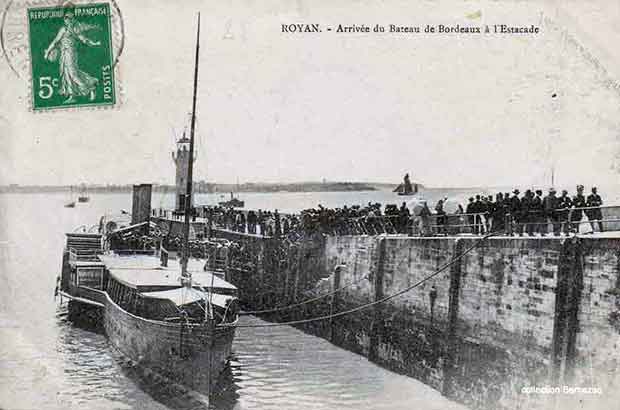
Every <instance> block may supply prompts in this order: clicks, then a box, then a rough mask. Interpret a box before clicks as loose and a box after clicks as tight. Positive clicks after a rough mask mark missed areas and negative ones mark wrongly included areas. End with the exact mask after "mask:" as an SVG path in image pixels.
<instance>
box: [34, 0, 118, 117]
mask: <svg viewBox="0 0 620 410" xmlns="http://www.w3.org/2000/svg"><path fill="white" fill-rule="evenodd" d="M27 12H28V27H29V33H30V36H29V37H30V61H31V69H32V108H33V109H34V110H47V109H53V108H66V107H83V106H106V105H114V103H115V102H116V93H115V90H116V87H115V83H114V61H113V60H114V57H113V54H112V33H111V30H112V28H111V24H110V6H109V4H107V3H93V4H88V5H81V6H70V7H45V8H31V9H28V11H27Z"/></svg>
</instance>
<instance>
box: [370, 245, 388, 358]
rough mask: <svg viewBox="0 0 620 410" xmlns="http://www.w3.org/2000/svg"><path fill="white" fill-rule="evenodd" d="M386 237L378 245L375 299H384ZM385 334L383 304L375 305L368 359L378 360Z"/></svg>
mask: <svg viewBox="0 0 620 410" xmlns="http://www.w3.org/2000/svg"><path fill="white" fill-rule="evenodd" d="M385 249H386V240H385V238H381V239H379V246H377V251H378V255H377V269H376V272H375V301H377V300H381V299H383V273H384V269H385ZM382 334H383V304H377V305H375V306H374V318H373V321H372V323H371V328H370V346H369V348H368V360H370V361H377V360H378V358H379V355H378V348H379V342H380V340H381V335H382Z"/></svg>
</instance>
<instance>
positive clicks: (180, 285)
mask: <svg viewBox="0 0 620 410" xmlns="http://www.w3.org/2000/svg"><path fill="white" fill-rule="evenodd" d="M199 38H200V16H199V17H198V34H197V41H196V62H195V64H196V66H195V72H194V95H193V108H192V119H191V135H190V139H189V140H188V141H183V143H184V144H187V145H189V150H188V151H189V156H188V158H193V155H192V154H193V149H194V126H195V107H196V89H197V81H198V50H199ZM187 162H188V164H187V167H185V168H186V171H187V175H186V179H185V181H186V182H187V188H186V190H185V191H184V192H183V194H182V195H183V196H184V198H183V199H184V200H183V206H184V216H185V219H184V225H183V227H184V229H183V231H184V232H183V242H182V246H181V247H180V252H179V254H178V256H179V257H178V258H174V256H175V255H174V253H173V252H172V251H168V250H167V249H166V248H165V246H164V245H165V243H164V241H163V240H161V241H160V242H159V243H156V238H157V236H156V235H150V232H149V231H150V230H153V229H156V227H155V226H153V225H154V224H152V223H151V222H150V221H149V217H150V215H151V212H152V211H151V185H148V184H142V185H136V186H134V194H133V205H132V214H131V222H129V223H123V221H120V220H116V221H115V220H107V219H104V218H102V219H101V221H100V223H99V226H98V230H97V232H96V233H92V232H73V233H68V234H67V241H66V248H65V251H64V254H63V267H62V274H61V276H60V277H59V279H58V282H59V283H58V288H57V291H58V293H60V294H61V295H62V296H64V297H66V298H68V299H69V300H70V301H69V314H70V317H71V316H76V315H77V314H79V315H82V314H83V313H87V314H90V315H92V317H93V318H95V319H96V320H102V322H103V327H104V329H105V332H106V334H107V336H108V338H109V340H110V341H111V342H112V344H113V345H114V346H115V347H116V348H117V349H118V350H119V351H120V352H122V353H123V354H124V355H125V356H127V357H128V358H130V359H131V360H132V361H133V362H135V363H136V364H137V365H138V366H140V367H141V368H145V369H149V370H151V371H153V372H155V373H157V374H159V375H161V376H163V377H164V378H166V379H168V380H170V381H171V382H173V383H177V384H181V385H185V386H187V387H189V388H190V389H192V390H195V391H198V392H201V393H206V394H207V395H210V394H211V393H212V389H213V386H214V385H215V384H216V383H217V380H218V377H219V375H220V374H221V372H222V371H223V369H224V368H225V366H226V364H227V361H228V358H229V356H230V354H231V347H232V342H233V339H234V335H235V325H236V322H237V319H238V310H239V308H238V300H237V289H236V287H235V286H233V285H232V284H230V283H228V282H227V281H225V280H224V279H223V278H222V277H221V274H220V273H218V272H215V271H210V270H209V267H208V263H206V262H205V261H204V260H200V259H194V258H192V257H191V255H190V248H189V244H190V241H189V239H190V238H189V234H190V214H191V204H192V167H193V164H192V163H193V161H191V160H190V161H187ZM136 237H138V238H142V239H144V238H146V242H145V241H144V240H143V241H142V242H141V244H140V246H139V247H140V248H141V249H139V250H136V248H138V246H134V245H135V243H132V239H131V238H136ZM128 238H129V239H128ZM149 241H150V243H149ZM93 308H94V309H93Z"/></svg>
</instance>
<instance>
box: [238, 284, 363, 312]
mask: <svg viewBox="0 0 620 410" xmlns="http://www.w3.org/2000/svg"><path fill="white" fill-rule="evenodd" d="M366 279H368V275H366V276H364V277H362V278H360V279H358V280H354V281H353V282H349V283H347V284H346V285H344V286H342V287H340V288H338V289H336V290H333V291H331V292H329V293H325V294H323V295H319V296H315V297H313V298H310V299H307V300H303V301H301V302H299V303H294V304H292V305H286V306H280V307H274V308H271V309H263V310H250V311H246V312H241V313H239V316H248V315H255V314H261V313H271V312H279V311H281V310H288V309H292V308H294V307H297V306H302V305H305V304H307V303H312V302H315V301H317V300H320V299H323V298H326V297H328V296H332V295H335V294H336V293H338V292H340V291H341V290H344V289H346V288H348V287H349V286H353V285H355V284H356V283H359V282H361V281H363V280H366Z"/></svg>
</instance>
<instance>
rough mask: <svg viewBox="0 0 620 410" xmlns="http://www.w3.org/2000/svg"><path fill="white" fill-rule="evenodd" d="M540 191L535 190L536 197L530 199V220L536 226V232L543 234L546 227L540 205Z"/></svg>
mask: <svg viewBox="0 0 620 410" xmlns="http://www.w3.org/2000/svg"><path fill="white" fill-rule="evenodd" d="M542 199H543V198H542V190H541V189H537V190H536V196H535V197H534V198H533V199H532V219H533V222H534V223H535V224H536V226H535V228H536V232H538V233H539V234H541V235H542V234H543V233H546V232H547V226H546V225H545V222H546V220H545V213H544V209H543V205H542Z"/></svg>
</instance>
